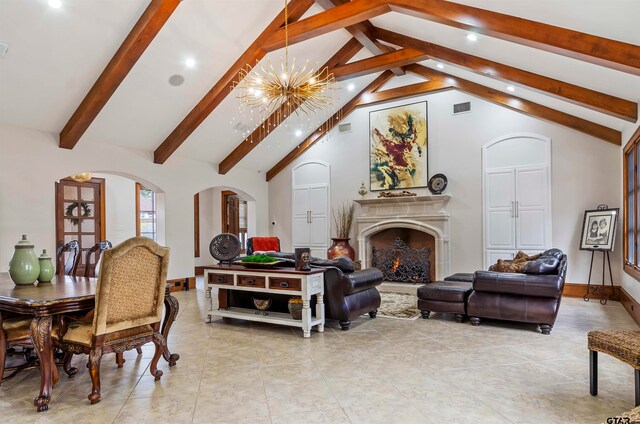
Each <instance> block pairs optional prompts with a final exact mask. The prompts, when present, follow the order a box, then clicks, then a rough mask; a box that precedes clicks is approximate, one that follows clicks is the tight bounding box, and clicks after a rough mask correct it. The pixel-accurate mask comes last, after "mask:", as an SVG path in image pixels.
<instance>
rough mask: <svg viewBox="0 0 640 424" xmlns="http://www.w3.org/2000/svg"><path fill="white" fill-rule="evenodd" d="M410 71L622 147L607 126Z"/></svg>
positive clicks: (416, 68) (418, 69)
mask: <svg viewBox="0 0 640 424" xmlns="http://www.w3.org/2000/svg"><path fill="white" fill-rule="evenodd" d="M406 70H407V72H411V73H413V74H416V75H419V76H421V77H423V78H429V79H432V80H438V79H440V80H442V81H443V82H444V83H446V84H447V85H450V86H451V87H453V88H455V89H457V90H460V91H462V92H465V93H467V94H471V95H473V96H476V97H479V98H481V99H483V100H487V101H490V102H492V103H495V104H498V105H500V106H504V107H506V108H509V109H511V110H514V111H517V112H521V113H524V114H525V115H528V116H532V117H534V118H538V119H541V120H543V121H548V122H552V123H554V124H559V125H562V126H565V127H568V128H571V129H573V130H576V131H580V132H582V133H584V134H587V135H590V136H592V137H595V138H598V139H600V140H604V141H607V142H609V143H612V144H615V145H617V146H620V145H622V133H621V132H620V131H617V130H614V129H612V128H609V127H605V126H604V125H600V124H596V123H595V122H591V121H588V120H586V119H582V118H579V117H577V116H573V115H569V114H568V113H564V112H561V111H559V110H555V109H552V108H549V107H546V106H543V105H540V104H538V103H534V102H532V101H529V100H525V99H522V98H519V97H516V96H512V95H510V94H507V93H503V92H501V91H498V90H494V89H492V88H489V87H485V86H483V85H480V84H476V83H474V82H471V81H468V80H465V79H462V78H458V77H455V76H453V75H449V74H446V73H444V72H440V71H436V70H435V69H431V68H427V67H425V66H422V65H408V66H407V67H406Z"/></svg>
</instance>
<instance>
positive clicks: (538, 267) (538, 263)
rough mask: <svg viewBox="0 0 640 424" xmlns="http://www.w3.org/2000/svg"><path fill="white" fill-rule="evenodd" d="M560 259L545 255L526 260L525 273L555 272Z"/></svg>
mask: <svg viewBox="0 0 640 424" xmlns="http://www.w3.org/2000/svg"><path fill="white" fill-rule="evenodd" d="M558 265H560V261H559V260H558V259H556V258H555V257H554V256H546V257H542V258H540V259H536V260H535V261H531V262H527V265H526V266H525V267H524V271H523V272H524V273H525V274H557V273H558Z"/></svg>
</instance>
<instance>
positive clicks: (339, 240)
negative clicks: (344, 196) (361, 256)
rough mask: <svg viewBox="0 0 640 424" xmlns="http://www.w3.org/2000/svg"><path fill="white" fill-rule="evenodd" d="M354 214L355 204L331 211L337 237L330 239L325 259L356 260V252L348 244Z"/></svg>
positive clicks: (348, 204) (347, 204)
mask: <svg viewBox="0 0 640 424" xmlns="http://www.w3.org/2000/svg"><path fill="white" fill-rule="evenodd" d="M354 214H355V204H354V203H353V202H350V203H345V204H343V205H342V206H341V207H339V208H337V209H336V210H334V211H333V223H334V224H335V226H336V236H337V237H332V238H331V241H332V242H333V244H332V245H331V247H329V249H328V250H327V257H328V258H329V259H335V258H340V257H343V256H346V257H348V258H350V259H351V260H352V261H354V260H355V259H356V252H355V251H354V250H353V247H351V245H350V244H349V240H350V237H349V234H350V233H351V226H352V225H353V216H354Z"/></svg>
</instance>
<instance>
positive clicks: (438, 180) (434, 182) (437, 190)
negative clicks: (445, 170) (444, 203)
mask: <svg viewBox="0 0 640 424" xmlns="http://www.w3.org/2000/svg"><path fill="white" fill-rule="evenodd" d="M427 188H429V191H430V192H431V193H432V194H442V192H443V191H444V190H445V189H446V188H447V177H446V175H444V174H436V175H434V176H432V177H431V178H429V183H428V184H427Z"/></svg>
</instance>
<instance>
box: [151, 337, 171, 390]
mask: <svg viewBox="0 0 640 424" xmlns="http://www.w3.org/2000/svg"><path fill="white" fill-rule="evenodd" d="M153 344H154V345H155V347H156V351H155V353H154V354H153V359H152V360H151V364H150V365H149V371H150V372H151V375H152V376H154V377H155V381H158V380H160V377H162V371H160V370H159V369H158V361H159V360H160V357H161V356H162V354H163V353H164V349H165V348H166V346H167V341H166V340H165V338H164V336H163V335H162V334H160V333H155V334H154V335H153Z"/></svg>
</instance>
